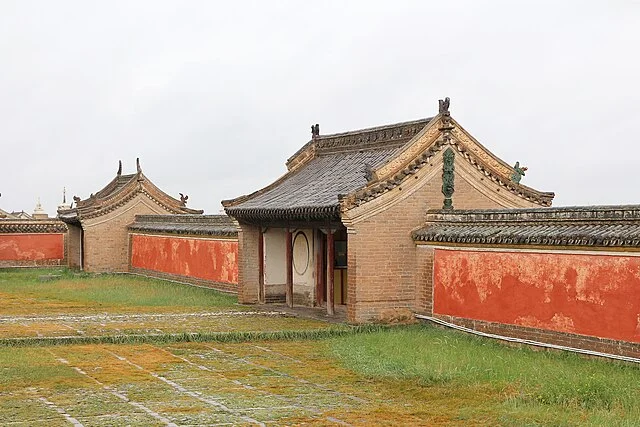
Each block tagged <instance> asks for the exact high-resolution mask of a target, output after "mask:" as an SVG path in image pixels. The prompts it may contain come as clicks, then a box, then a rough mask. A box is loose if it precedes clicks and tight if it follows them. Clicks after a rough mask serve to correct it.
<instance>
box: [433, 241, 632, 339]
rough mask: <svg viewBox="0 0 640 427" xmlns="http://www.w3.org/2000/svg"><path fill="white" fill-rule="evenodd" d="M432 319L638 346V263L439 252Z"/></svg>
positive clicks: (556, 255) (522, 254)
mask: <svg viewBox="0 0 640 427" xmlns="http://www.w3.org/2000/svg"><path fill="white" fill-rule="evenodd" d="M433 298H434V313H435V314H446V315H451V316H456V317H464V318H470V319H477V320H486V321H490V322H499V323H506V324H512V325H520V326H528V327H535V328H541V329H550V330H554V331H560V332H569V333H575V334H582V335H591V336H596V337H601V338H611V339H616V340H624V341H632V342H640V257H631V256H606V255H573V254H560V253H525V252H480V251H457V250H442V249H437V250H436V251H435V259H434V297H433Z"/></svg>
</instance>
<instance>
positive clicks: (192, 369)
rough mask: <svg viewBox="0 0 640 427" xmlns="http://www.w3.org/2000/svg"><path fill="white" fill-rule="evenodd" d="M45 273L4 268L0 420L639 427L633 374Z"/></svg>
mask: <svg viewBox="0 0 640 427" xmlns="http://www.w3.org/2000/svg"><path fill="white" fill-rule="evenodd" d="M42 274H45V273H43V272H41V271H35V270H20V271H15V270H9V271H2V270H0V420H2V422H1V423H2V425H16V426H32V425H47V426H57V425H75V426H80V425H84V426H104V425H114V426H115V425H117V426H120V425H140V426H150V425H193V426H196V425H197V426H201V425H318V426H324V425H366V426H369V425H390V426H391V425H451V426H453V425H488V426H489V425H490V426H493V425H504V426H512V425H567V426H573V425H603V426H616V425H619V426H635V425H640V388H639V387H638V384H640V369H639V367H638V366H635V365H628V364H621V363H614V362H610V361H603V360H594V359H585V358H581V357H578V356H575V355H573V354H565V353H551V352H541V351H532V350H530V349H528V348H512V347H505V346H503V345H500V344H498V343H495V342H492V341H487V340H484V339H480V338H477V337H470V336H467V335H464V334H462V333H459V332H452V331H448V330H443V329H439V328H435V327H431V326H428V325H413V326H405V327H397V328H392V329H387V328H369V329H366V328H365V329H360V330H353V329H351V328H349V327H348V326H340V325H338V326H336V325H329V324H326V323H323V322H318V321H314V320H308V319H299V318H294V317H286V316H282V315H280V314H278V313H271V314H264V313H255V312H254V311H253V310H252V308H251V307H242V306H238V305H237V304H236V303H235V298H234V297H232V296H228V295H224V294H220V293H217V292H214V291H211V290H207V289H199V288H193V287H188V286H184V285H176V284H172V283H169V282H164V281H159V280H151V279H144V278H138V277H131V276H110V275H104V276H98V277H91V276H87V275H74V274H72V273H69V272H66V271H63V272H62V274H61V275H62V277H60V278H58V279H56V280H52V281H46V282H41V281H40V280H39V279H38V276H39V275H42ZM10 301H13V302H14V303H15V304H8V302H10ZM19 301H22V303H21V304H19V303H18V302H19ZM192 302H193V304H192ZM172 334H174V335H172ZM188 334H199V335H198V337H199V338H198V339H193V336H191V335H188ZM63 336H64V337H71V338H74V339H78V340H82V339H84V338H83V337H102V339H103V342H95V343H91V344H81V345H78V344H76V345H68V344H65V343H67V341H64V338H61V337H63ZM49 337H50V338H51V339H52V340H54V341H52V342H51V344H55V345H45V344H46V342H45V341H42V340H44V339H46V338H49ZM130 337H150V338H148V340H147V341H146V342H143V343H139V342H138V341H135V340H134V339H131V338H130ZM24 338H26V339H27V341H24V342H21V343H19V344H18V345H16V344H15V342H14V341H12V339H24ZM115 338H118V340H115V342H120V343H119V344H112V343H109V342H112V341H114V339H115ZM267 338H269V339H267ZM301 338H306V339H301ZM38 339H40V340H41V341H38ZM145 339H146V338H145ZM56 340H57V341H56ZM109 340H111V341H109ZM191 341H198V342H191Z"/></svg>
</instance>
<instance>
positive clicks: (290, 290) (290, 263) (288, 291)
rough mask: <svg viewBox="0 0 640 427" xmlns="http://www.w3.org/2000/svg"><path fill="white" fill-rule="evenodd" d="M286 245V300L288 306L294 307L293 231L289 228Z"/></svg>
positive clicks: (286, 234)
mask: <svg viewBox="0 0 640 427" xmlns="http://www.w3.org/2000/svg"><path fill="white" fill-rule="evenodd" d="M285 236H286V237H285V239H286V241H285V244H286V256H285V258H286V263H287V289H286V298H287V305H288V306H289V307H293V248H292V247H291V243H292V242H291V230H290V229H289V228H287V232H286V233H285Z"/></svg>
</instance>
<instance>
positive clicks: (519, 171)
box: [511, 162, 529, 184]
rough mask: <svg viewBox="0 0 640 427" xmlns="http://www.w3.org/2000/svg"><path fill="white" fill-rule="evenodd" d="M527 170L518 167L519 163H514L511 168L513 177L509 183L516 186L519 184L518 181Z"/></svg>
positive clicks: (524, 167) (523, 167)
mask: <svg viewBox="0 0 640 427" xmlns="http://www.w3.org/2000/svg"><path fill="white" fill-rule="evenodd" d="M527 169H529V168H528V167H526V166H520V162H516V164H515V165H514V166H513V175H511V181H513V182H515V183H516V184H520V180H521V179H522V177H523V176H524V173H525V172H526V171H527Z"/></svg>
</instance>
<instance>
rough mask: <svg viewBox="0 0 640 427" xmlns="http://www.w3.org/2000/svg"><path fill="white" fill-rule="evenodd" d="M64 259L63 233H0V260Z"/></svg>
mask: <svg viewBox="0 0 640 427" xmlns="http://www.w3.org/2000/svg"><path fill="white" fill-rule="evenodd" d="M55 259H57V260H62V259H64V234H58V233H52V234H48V233H34V234H0V260H2V261H40V260H55Z"/></svg>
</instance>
